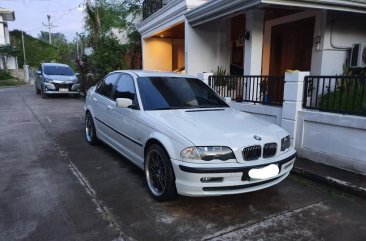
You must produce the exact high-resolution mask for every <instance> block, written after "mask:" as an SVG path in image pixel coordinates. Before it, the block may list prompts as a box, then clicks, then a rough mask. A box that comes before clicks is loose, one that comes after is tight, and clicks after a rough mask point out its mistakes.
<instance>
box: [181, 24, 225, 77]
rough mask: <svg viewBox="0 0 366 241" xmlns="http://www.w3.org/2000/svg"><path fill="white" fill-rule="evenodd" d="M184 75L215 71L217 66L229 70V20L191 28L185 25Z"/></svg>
mask: <svg viewBox="0 0 366 241" xmlns="http://www.w3.org/2000/svg"><path fill="white" fill-rule="evenodd" d="M185 26H186V28H185V55H186V58H185V61H186V73H188V74H192V75H197V73H202V72H212V71H216V69H217V66H224V67H225V68H226V69H227V70H228V71H229V70H230V20H218V21H214V22H209V23H206V24H203V25H200V26H198V27H195V28H192V26H191V25H189V23H188V21H186V23H185Z"/></svg>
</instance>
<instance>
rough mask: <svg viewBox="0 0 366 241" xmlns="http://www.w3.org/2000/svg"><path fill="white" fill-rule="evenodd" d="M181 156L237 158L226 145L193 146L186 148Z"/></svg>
mask: <svg viewBox="0 0 366 241" xmlns="http://www.w3.org/2000/svg"><path fill="white" fill-rule="evenodd" d="M180 156H181V157H182V158H183V159H186V160H203V161H212V160H220V161H228V160H233V159H234V160H236V158H235V155H234V153H233V151H232V150H231V149H230V148H229V147H226V146H197V147H194V146H192V147H188V148H186V149H184V150H183V151H182V152H181V153H180Z"/></svg>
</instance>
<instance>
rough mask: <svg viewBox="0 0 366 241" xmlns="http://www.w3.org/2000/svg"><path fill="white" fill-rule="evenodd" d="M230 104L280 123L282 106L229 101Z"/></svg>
mask: <svg viewBox="0 0 366 241" xmlns="http://www.w3.org/2000/svg"><path fill="white" fill-rule="evenodd" d="M230 106H231V107H232V108H234V109H236V110H238V111H243V112H247V113H249V114H252V115H254V116H256V117H258V118H260V119H263V120H266V121H268V122H270V123H274V124H277V125H281V118H282V107H275V106H269V105H262V104H252V103H246V102H243V103H239V102H231V103H230Z"/></svg>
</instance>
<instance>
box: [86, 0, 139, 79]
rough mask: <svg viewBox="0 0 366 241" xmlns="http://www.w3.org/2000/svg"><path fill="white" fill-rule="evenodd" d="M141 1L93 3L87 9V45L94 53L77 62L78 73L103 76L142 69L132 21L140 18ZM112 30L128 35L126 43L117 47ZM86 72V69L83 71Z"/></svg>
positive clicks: (99, 1)
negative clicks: (115, 71)
mask: <svg viewBox="0 0 366 241" xmlns="http://www.w3.org/2000/svg"><path fill="white" fill-rule="evenodd" d="M141 3H142V1H140V0H96V1H95V4H93V5H90V4H87V6H86V13H87V14H86V17H85V29H86V31H87V33H88V36H87V38H86V39H87V44H88V46H89V47H92V48H93V49H94V50H95V51H94V54H93V55H92V56H91V57H86V56H83V57H82V61H79V71H80V72H81V73H88V72H96V73H99V74H106V73H108V72H110V71H112V70H115V69H124V68H141V42H140V39H141V36H140V34H139V33H138V32H137V30H136V27H135V23H134V22H135V21H134V19H135V18H136V17H138V16H140V14H141ZM112 28H117V29H119V30H120V31H125V32H127V35H128V37H129V42H128V43H127V44H124V45H123V44H120V43H119V42H118V40H117V39H116V38H115V37H114V36H113V34H112V33H111V29H112ZM86 68H89V69H86Z"/></svg>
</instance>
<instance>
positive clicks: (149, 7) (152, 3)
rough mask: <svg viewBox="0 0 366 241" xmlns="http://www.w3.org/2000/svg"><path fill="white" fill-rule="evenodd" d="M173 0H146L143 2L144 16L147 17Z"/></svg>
mask: <svg viewBox="0 0 366 241" xmlns="http://www.w3.org/2000/svg"><path fill="white" fill-rule="evenodd" d="M170 1H171V0H145V1H144V2H143V3H142V18H143V19H146V18H148V17H150V16H151V15H153V14H154V13H155V12H156V11H158V10H159V9H161V8H162V7H164V6H165V5H166V4H167V3H168V2H170Z"/></svg>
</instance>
